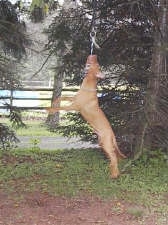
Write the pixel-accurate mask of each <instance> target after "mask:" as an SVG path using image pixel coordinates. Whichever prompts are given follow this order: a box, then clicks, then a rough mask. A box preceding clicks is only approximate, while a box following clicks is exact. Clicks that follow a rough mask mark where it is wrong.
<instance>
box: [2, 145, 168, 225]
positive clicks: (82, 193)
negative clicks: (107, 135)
mask: <svg viewBox="0 0 168 225" xmlns="http://www.w3.org/2000/svg"><path fill="white" fill-rule="evenodd" d="M155 155H157V158H156V157H155ZM0 159H1V163H0V199H1V202H0V224H3V225H20V224H23V225H48V224H52V225H74V224H75V225H77V224H80V225H90V224H92V225H96V224H103V225H138V224H141V225H167V224H168V214H167V211H168V206H167V201H168V194H167V190H168V174H167V169H168V163H167V161H166V160H167V159H166V158H165V156H164V155H163V154H161V153H160V152H154V153H153V154H152V155H151V156H150V157H147V155H145V156H144V157H143V158H142V159H141V160H139V161H137V162H136V164H134V165H132V167H131V168H130V169H129V170H127V171H126V172H125V173H123V174H122V176H121V177H120V178H119V179H117V180H111V179H110V178H109V170H108V161H107V160H106V158H105V157H104V155H103V154H102V152H101V151H98V150H95V149H86V150H83V151H81V150H80V151H79V150H77V149H75V150H73V149H72V150H65V151H61V150H60V151H59V150H57V151H42V150H40V149H38V148H35V147H34V148H32V149H17V150H15V151H10V152H8V153H1V156H0ZM121 167H122V164H121Z"/></svg>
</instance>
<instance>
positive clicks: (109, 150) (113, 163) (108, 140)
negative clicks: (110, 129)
mask: <svg viewBox="0 0 168 225" xmlns="http://www.w3.org/2000/svg"><path fill="white" fill-rule="evenodd" d="M99 144H100V146H101V147H102V149H103V150H104V152H105V154H106V155H107V157H108V158H109V160H110V173H111V177H112V178H117V177H118V176H119V174H120V172H119V169H118V158H117V154H116V149H115V145H114V144H113V142H112V137H111V134H104V135H101V136H100V135H99Z"/></svg>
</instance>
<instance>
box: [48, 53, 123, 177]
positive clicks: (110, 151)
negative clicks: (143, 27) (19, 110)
mask: <svg viewBox="0 0 168 225" xmlns="http://www.w3.org/2000/svg"><path fill="white" fill-rule="evenodd" d="M86 71H87V73H86V75H85V77H84V79H83V82H82V84H81V87H80V90H79V91H78V92H77V94H76V95H75V96H74V97H60V98H57V99H55V100H54V101H53V107H48V108H47V111H48V112H49V113H55V112H57V111H59V110H66V111H71V110H75V111H78V112H80V114H81V115H82V116H83V118H84V119H85V120H86V121H87V122H88V123H89V124H90V125H91V126H92V128H93V129H94V131H95V132H96V134H97V135H98V140H99V145H100V146H101V147H102V149H103V150H104V152H105V154H106V155H107V157H108V158H109V160H110V173H111V177H112V178H117V177H118V176H119V174H120V172H119V169H118V159H119V158H126V157H125V156H124V154H122V153H121V151H120V150H119V148H118V145H117V142H116V138H115V135H114V132H113V130H112V128H111V125H110V123H109V121H108V120H107V118H106V116H105V114H104V112H103V111H102V110H101V108H100V107H99V103H98V97H97V81H98V79H102V78H104V75H103V74H102V73H101V71H100V66H99V64H98V62H97V55H89V56H88V58H87V61H86ZM61 100H67V101H70V102H71V104H70V105H69V106H60V107H54V105H58V102H60V101H61Z"/></svg>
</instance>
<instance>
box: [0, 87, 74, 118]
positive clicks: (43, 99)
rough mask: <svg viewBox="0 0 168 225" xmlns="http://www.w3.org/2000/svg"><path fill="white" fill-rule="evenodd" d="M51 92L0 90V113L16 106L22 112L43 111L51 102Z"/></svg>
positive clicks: (43, 90)
mask: <svg viewBox="0 0 168 225" xmlns="http://www.w3.org/2000/svg"><path fill="white" fill-rule="evenodd" d="M53 90H54V89H53V88H20V89H16V90H2V89H0V113H1V114H3V113H8V111H9V109H8V108H9V107H8V106H7V105H11V106H16V107H18V108H19V109H22V110H44V109H45V107H47V106H49V104H50V102H51V99H52V93H53ZM77 90H78V89H77V88H64V89H62V91H64V92H68V91H70V92H73V91H77Z"/></svg>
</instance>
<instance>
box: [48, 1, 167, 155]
mask: <svg viewBox="0 0 168 225" xmlns="http://www.w3.org/2000/svg"><path fill="white" fill-rule="evenodd" d="M82 3H83V5H82V6H81V7H77V8H73V9H66V10H64V9H62V11H61V12H60V14H59V15H58V16H56V17H55V20H54V21H53V23H52V24H51V26H50V27H49V29H48V35H49V43H48V48H49V49H50V50H51V51H53V52H54V53H55V54H56V55H57V54H58V52H59V53H60V52H61V53H62V54H61V55H60V54H59V57H60V58H61V61H62V65H63V67H62V73H64V74H65V75H66V76H65V79H64V81H66V82H67V85H68V84H70V85H72V84H79V83H80V82H81V80H82V71H83V69H84V65H85V60H86V58H87V56H88V54H90V32H91V29H92V27H93V24H94V28H95V30H96V32H97V42H98V43H99V45H100V47H101V48H100V50H97V49H95V51H94V53H96V54H97V55H98V59H99V62H100V64H101V65H102V69H103V70H104V72H105V73H106V77H107V78H106V80H105V81H104V82H102V83H101V84H100V86H101V88H102V94H101V96H100V103H101V106H102V108H103V110H104V112H105V113H106V115H107V117H108V119H109V120H110V121H111V124H112V126H113V128H114V130H115V132H116V133H117V136H118V139H119V141H120V143H121V145H122V144H123V145H124V147H128V151H129V154H131V155H134V157H135V155H137V154H139V153H140V149H142V147H146V144H147V141H146V140H147V130H146V125H147V124H148V123H149V121H150V120H151V119H149V121H148V119H147V117H146V115H147V109H148V106H147V102H148V103H149V97H148V96H149V95H148V94H147V87H149V86H150V81H151V79H152V78H153V71H152V69H151V68H152V67H153V66H152V64H151V62H152V57H153V55H152V52H153V46H154V44H155V43H156V38H155V36H156V31H157V30H158V21H159V20H158V18H159V17H158V12H159V10H160V9H161V8H160V7H161V5H162V2H160V5H159V4H158V1H157V0H146V1H128V0H127V1H121V0H117V1H82ZM93 14H95V16H94V18H93ZM93 19H94V20H93ZM165 24H166V23H165ZM159 73H160V72H159ZM160 89H162V88H161V87H160ZM153 91H154V90H153ZM154 92H155V91H154ZM164 92H165V91H164ZM160 93H161V92H160ZM166 110H167V109H166ZM166 112H167V111H166ZM67 117H68V119H69V121H70V123H69V124H68V125H67V126H61V127H60V128H61V132H64V134H65V135H75V134H76V135H79V134H80V136H81V137H82V138H85V139H86V138H90V135H91V133H90V131H89V130H88V129H83V126H85V125H84V123H83V122H82V118H81V117H80V116H79V115H72V114H68V116H67ZM148 118H149V117H148ZM147 126H148V125H147ZM75 128H76V129H75ZM148 132H150V133H152V130H150V131H149V129H148ZM160 135H162V134H161V133H160ZM150 136H152V135H150ZM152 138H154V137H152ZM93 139H94V136H92V140H93ZM148 140H149V139H148ZM148 146H149V145H148ZM155 147H160V145H159V143H158V144H157V145H156V146H155ZM162 147H163V146H162ZM126 150H127V149H125V151H126Z"/></svg>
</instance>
